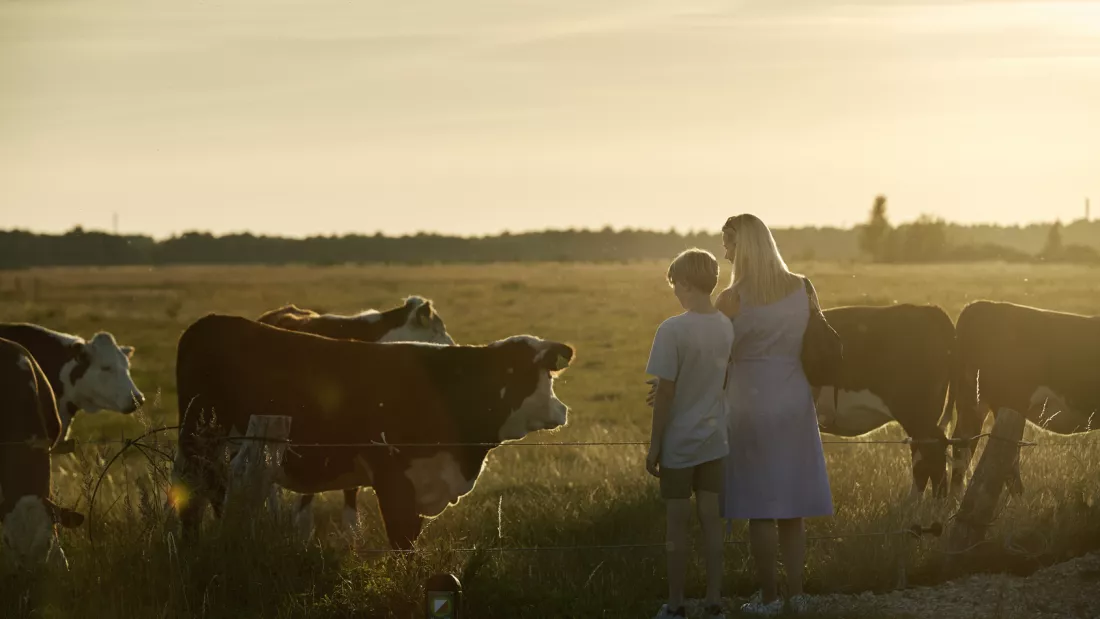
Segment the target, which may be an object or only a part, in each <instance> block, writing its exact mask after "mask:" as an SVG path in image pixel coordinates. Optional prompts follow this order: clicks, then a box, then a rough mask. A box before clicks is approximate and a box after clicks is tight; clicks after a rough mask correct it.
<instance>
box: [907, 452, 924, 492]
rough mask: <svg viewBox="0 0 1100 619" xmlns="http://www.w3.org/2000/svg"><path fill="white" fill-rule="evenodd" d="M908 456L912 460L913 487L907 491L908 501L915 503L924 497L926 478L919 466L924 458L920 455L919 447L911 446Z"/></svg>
mask: <svg viewBox="0 0 1100 619" xmlns="http://www.w3.org/2000/svg"><path fill="white" fill-rule="evenodd" d="M910 455H911V456H912V458H913V469H912V473H913V487H912V488H910V490H909V500H910V501H916V500H918V499H920V498H921V497H923V496H924V488H925V487H926V486H927V485H928V476H927V475H926V474H925V473H924V470H923V467H922V466H921V460H922V459H923V458H924V456H923V454H921V447H920V446H919V445H912V446H911V447H910Z"/></svg>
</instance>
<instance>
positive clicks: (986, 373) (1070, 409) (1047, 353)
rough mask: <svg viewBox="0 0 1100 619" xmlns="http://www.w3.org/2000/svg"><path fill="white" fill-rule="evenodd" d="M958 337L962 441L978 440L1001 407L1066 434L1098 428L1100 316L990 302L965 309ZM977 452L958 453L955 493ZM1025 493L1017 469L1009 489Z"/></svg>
mask: <svg viewBox="0 0 1100 619" xmlns="http://www.w3.org/2000/svg"><path fill="white" fill-rule="evenodd" d="M955 330H956V337H957V338H958V362H957V363H956V366H955V377H954V380H955V383H956V385H957V387H956V392H957V393H958V397H957V400H958V401H957V402H956V416H957V421H956V427H957V428H958V431H957V433H958V434H959V435H960V436H962V437H975V436H978V434H979V433H980V432H981V429H982V426H983V425H984V423H985V419H986V416H987V415H988V414H989V413H990V412H991V411H997V410H999V409H1001V408H1011V409H1013V410H1016V411H1018V412H1020V413H1021V414H1023V415H1024V417H1025V418H1026V419H1027V420H1028V421H1031V422H1032V423H1034V424H1036V425H1039V426H1041V427H1043V428H1046V429H1047V430H1050V431H1051V432H1057V433H1059V434H1072V433H1076V432H1084V431H1087V430H1090V429H1093V428H1095V427H1096V425H1095V423H1094V417H1095V415H1096V411H1097V410H1098V409H1100V317H1093V316H1084V315H1081V314H1071V313H1067V312H1058V311H1052V310H1046V309H1040V308H1036V307H1029V306H1026V305H1017V304H1014V303H1004V302H994V301H984V300H983V301H975V302H972V303H970V304H968V305H967V306H966V307H964V308H963V310H962V312H960V313H959V318H958V320H957V321H956V327H955ZM974 446H975V445H974V441H970V442H967V443H964V444H961V445H956V446H955V449H954V463H953V466H952V474H951V485H952V489H953V490H959V489H961V488H962V486H963V483H964V476H965V474H966V472H967V470H968V469H969V468H970V460H971V457H972V454H973V449H974ZM1022 487H1023V486H1022V484H1021V482H1020V477H1019V469H1018V468H1017V470H1016V471H1015V477H1014V479H1012V480H1010V489H1012V490H1013V491H1014V492H1019V491H1020V490H1022Z"/></svg>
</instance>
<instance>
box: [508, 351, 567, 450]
mask: <svg viewBox="0 0 1100 619" xmlns="http://www.w3.org/2000/svg"><path fill="white" fill-rule="evenodd" d="M493 346H497V347H503V348H506V349H507V350H508V351H509V352H508V354H507V355H505V363H504V369H503V371H504V376H503V383H504V386H503V387H502V388H501V390H500V399H501V400H502V401H503V403H504V405H505V408H506V410H507V411H508V416H507V418H505V420H504V423H503V424H501V427H500V431H499V437H500V440H501V441H508V440H519V439H521V438H523V437H524V436H527V434H528V433H529V432H536V431H538V430H554V429H556V428H560V427H562V426H564V425H565V424H566V423H568V415H569V407H567V406H566V405H565V403H563V402H562V401H561V400H559V399H558V397H557V396H556V395H554V378H555V377H557V375H558V374H560V373H561V372H563V371H564V370H565V369H566V368H567V367H569V364H570V363H572V361H573V355H574V354H575V351H574V349H573V347H571V346H569V345H568V344H562V343H559V342H551V341H547V340H542V339H539V338H537V337H532V336H528V335H518V336H513V337H510V338H508V339H506V340H501V341H499V342H496V343H495V344H493Z"/></svg>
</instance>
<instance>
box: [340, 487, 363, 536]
mask: <svg viewBox="0 0 1100 619" xmlns="http://www.w3.org/2000/svg"><path fill="white" fill-rule="evenodd" d="M358 495H359V488H358V487H356V488H347V489H345V490H344V512H343V521H344V528H345V529H347V530H348V531H354V530H355V529H356V528H357V526H358V525H359V513H358V510H357V509H356V498H358Z"/></svg>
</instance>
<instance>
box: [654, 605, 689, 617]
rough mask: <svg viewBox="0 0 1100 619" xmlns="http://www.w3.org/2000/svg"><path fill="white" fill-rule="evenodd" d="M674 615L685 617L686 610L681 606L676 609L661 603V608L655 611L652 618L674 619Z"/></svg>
mask: <svg viewBox="0 0 1100 619" xmlns="http://www.w3.org/2000/svg"><path fill="white" fill-rule="evenodd" d="M676 617H687V611H686V610H684V607H683V606H681V607H680V608H677V609H676V610H671V609H670V608H669V607H668V604H662V605H661V610H659V611H657V616H656V617H654V618H653V619H675V618H676Z"/></svg>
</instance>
